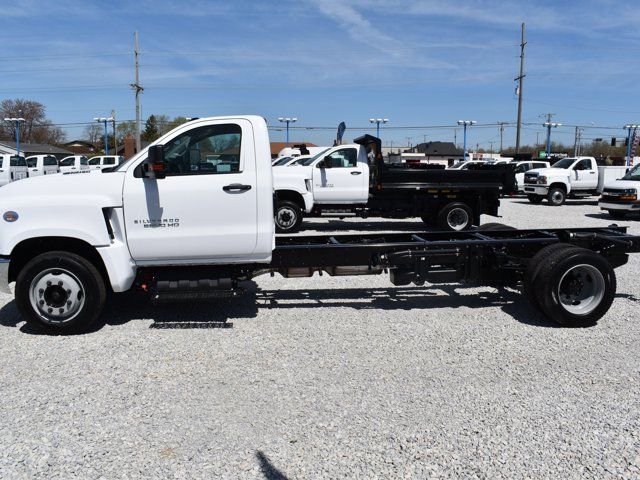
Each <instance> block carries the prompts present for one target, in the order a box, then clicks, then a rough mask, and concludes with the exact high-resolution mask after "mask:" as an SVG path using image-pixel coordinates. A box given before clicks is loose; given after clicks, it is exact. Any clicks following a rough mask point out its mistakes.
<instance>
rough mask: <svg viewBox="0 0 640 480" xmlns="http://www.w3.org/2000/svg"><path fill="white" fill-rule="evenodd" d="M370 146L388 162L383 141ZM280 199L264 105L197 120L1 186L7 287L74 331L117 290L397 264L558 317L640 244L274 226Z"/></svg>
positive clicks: (581, 235)
mask: <svg viewBox="0 0 640 480" xmlns="http://www.w3.org/2000/svg"><path fill="white" fill-rule="evenodd" d="M371 149H372V150H371V154H372V155H373V157H374V158H375V159H376V161H381V159H382V156H381V148H380V143H379V141H377V142H373V143H372V144H371ZM212 156H215V157H216V163H212V162H210V161H208V160H207V158H210V157H212ZM273 204H274V190H273V180H272V168H271V162H270V150H269V137H268V133H267V125H266V122H265V120H264V119H263V118H262V117H258V116H236V117H213V118H202V119H198V120H194V121H191V122H189V123H185V124H183V125H181V126H179V127H177V128H176V129H174V130H172V131H171V132H169V133H167V134H165V135H164V136H162V137H161V138H160V139H158V140H157V141H156V142H154V143H153V144H152V145H150V146H149V147H148V148H147V149H145V150H142V151H141V152H139V153H138V154H137V155H135V156H134V157H132V158H131V159H130V160H129V161H127V162H125V163H123V164H121V165H119V166H118V167H117V168H116V169H115V170H113V171H105V172H104V173H102V174H100V175H89V174H86V175H47V176H41V177H37V178H32V179H28V180H26V181H22V182H14V183H11V184H9V185H7V186H4V187H2V188H0V217H1V218H2V220H0V223H1V225H2V226H1V228H0V290H1V291H2V292H4V293H9V294H11V293H12V291H11V288H10V285H11V284H12V283H14V282H15V287H14V288H13V294H14V295H15V301H16V304H17V307H18V310H19V312H20V313H21V315H22V317H23V318H24V319H25V320H26V321H27V322H29V323H30V324H31V325H33V326H34V327H36V328H38V329H42V330H45V331H48V332H54V333H72V332H82V331H86V330H87V329H89V328H91V326H92V324H94V323H95V322H96V320H98V318H99V317H100V315H101V312H102V310H103V307H104V305H105V302H106V301H107V299H108V297H109V295H111V294H114V293H118V292H126V291H129V290H139V291H141V292H145V293H146V294H148V295H149V297H150V299H151V300H152V301H155V302H162V301H179V300H188V301H193V300H208V299H215V298H218V297H224V296H235V295H239V294H240V293H242V282H243V281H246V280H248V279H251V278H253V277H256V276H258V275H261V274H265V273H272V274H275V273H278V274H280V275H283V276H285V277H288V278H295V277H311V276H313V275H314V274H315V273H318V272H320V273H321V272H325V273H327V274H329V275H379V274H382V273H384V272H388V273H389V274H390V279H391V282H392V283H393V284H394V285H408V284H410V283H414V284H416V285H422V284H424V283H425V282H430V283H455V282H464V283H465V284H480V285H510V286H513V287H521V288H523V289H524V291H525V293H526V295H527V296H528V298H529V300H530V301H531V303H532V305H534V306H535V307H536V308H538V309H539V310H540V311H541V312H542V313H543V315H545V316H546V317H548V318H549V319H550V320H553V321H556V322H559V323H561V324H563V325H568V326H586V325H591V324H593V323H595V322H596V321H597V320H598V319H599V318H600V317H602V316H603V315H604V314H605V313H606V312H607V310H608V308H609V306H610V305H611V302H612V301H613V298H614V295H615V285H616V283H615V273H614V270H613V269H614V267H618V266H620V265H623V264H624V263H625V262H626V261H627V257H628V253H629V252H637V251H640V237H636V236H632V235H629V234H628V233H627V232H626V229H625V228H623V227H615V226H612V227H609V228H593V229H571V228H568V229H564V228H563V229H544V230H516V229H510V228H508V227H505V226H501V225H496V224H488V225H484V226H483V227H481V228H480V229H477V230H469V231H464V232H446V231H435V232H434V231H430V232H410V233H395V234H380V233H369V234H363V235H323V236H295V237H276V235H275V232H274V223H273Z"/></svg>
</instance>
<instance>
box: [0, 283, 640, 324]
mask: <svg viewBox="0 0 640 480" xmlns="http://www.w3.org/2000/svg"><path fill="white" fill-rule="evenodd" d="M244 287H245V289H246V293H245V295H242V296H239V297H234V298H227V299H219V300H216V301H211V302H192V303H169V304H161V305H154V304H152V303H151V302H150V301H149V300H148V299H147V298H146V297H142V296H141V295H140V294H134V293H125V294H118V295H115V296H113V297H112V298H111V299H110V301H109V304H108V306H107V308H106V310H105V312H104V315H103V316H102V321H100V322H98V323H97V324H96V326H95V327H94V328H93V329H92V330H91V331H90V332H87V333H92V332H95V331H98V330H100V329H101V328H102V327H103V326H104V325H110V326H118V325H124V324H126V323H129V322H132V321H137V320H152V321H153V322H152V323H151V325H150V326H149V328H152V329H204V328H231V327H233V321H234V320H250V319H253V318H256V317H257V316H258V313H259V311H260V310H262V309H277V310H286V309H295V308H297V309H309V308H324V307H341V308H352V309H354V310H395V311H400V312H401V311H409V310H420V311H424V313H425V317H424V318H425V321H428V320H429V318H428V313H429V311H430V310H437V309H443V308H452V309H458V308H470V309H486V310H485V311H484V312H482V313H483V315H484V318H486V320H487V321H491V318H492V317H493V316H494V315H495V311H494V310H491V309H490V308H489V307H497V308H500V310H501V311H502V312H504V313H505V314H507V315H509V316H510V317H511V318H513V319H514V320H516V321H518V322H520V323H523V324H526V325H532V326H536V327H546V328H559V326H558V325H557V324H555V323H554V322H552V321H550V320H548V319H547V318H546V317H544V316H543V315H542V314H541V313H540V312H538V311H537V310H535V309H534V308H533V307H532V306H531V305H530V304H529V302H528V301H527V300H526V298H525V297H524V296H523V295H521V294H520V293H519V292H516V291H513V290H507V289H494V288H487V289H486V290H484V291H480V292H475V291H474V292H472V293H465V290H468V289H470V288H472V287H460V286H459V285H438V286H437V287H414V286H411V287H388V288H386V287H382V288H325V289H310V290H305V289H300V290H298V289H280V290H269V289H261V288H260V287H258V286H257V285H256V284H255V283H254V282H245V284H244ZM616 298H624V299H626V300H629V301H633V302H638V301H640V299H638V298H637V297H635V296H633V295H628V294H624V293H619V294H617V295H616ZM451 321H455V318H452V319H451ZM0 327H12V328H16V327H20V330H21V331H22V332H24V333H27V334H36V335H37V334H41V332H39V331H37V330H36V329H34V328H32V327H30V326H29V325H27V324H25V323H24V322H23V321H22V319H21V318H20V315H19V313H18V310H17V308H16V305H15V301H11V302H9V303H7V304H6V305H4V306H3V307H2V308H0Z"/></svg>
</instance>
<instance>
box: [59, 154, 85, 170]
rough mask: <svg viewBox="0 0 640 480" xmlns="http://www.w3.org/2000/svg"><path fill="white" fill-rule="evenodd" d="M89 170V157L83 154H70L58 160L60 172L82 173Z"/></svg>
mask: <svg viewBox="0 0 640 480" xmlns="http://www.w3.org/2000/svg"><path fill="white" fill-rule="evenodd" d="M88 171H89V159H88V158H87V157H85V156H84V155H71V156H69V157H64V158H63V159H62V160H60V173H82V172H88Z"/></svg>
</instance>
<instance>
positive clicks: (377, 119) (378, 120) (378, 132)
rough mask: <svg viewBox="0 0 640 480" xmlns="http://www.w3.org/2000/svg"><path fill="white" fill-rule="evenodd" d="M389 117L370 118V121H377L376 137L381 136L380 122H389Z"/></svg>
mask: <svg viewBox="0 0 640 480" xmlns="http://www.w3.org/2000/svg"><path fill="white" fill-rule="evenodd" d="M388 122H389V119H388V118H370V119H369V123H375V124H376V137H378V138H380V124H381V123H383V124H384V123H388Z"/></svg>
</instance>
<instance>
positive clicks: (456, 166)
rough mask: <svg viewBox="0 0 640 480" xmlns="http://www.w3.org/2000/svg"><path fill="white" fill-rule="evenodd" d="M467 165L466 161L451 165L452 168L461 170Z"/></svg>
mask: <svg viewBox="0 0 640 480" xmlns="http://www.w3.org/2000/svg"><path fill="white" fill-rule="evenodd" d="M465 163H467V162H465V161H463V160H461V161H459V162H456V163H454V164H453V165H451V168H460V167H461V166H463V165H464V164H465Z"/></svg>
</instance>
